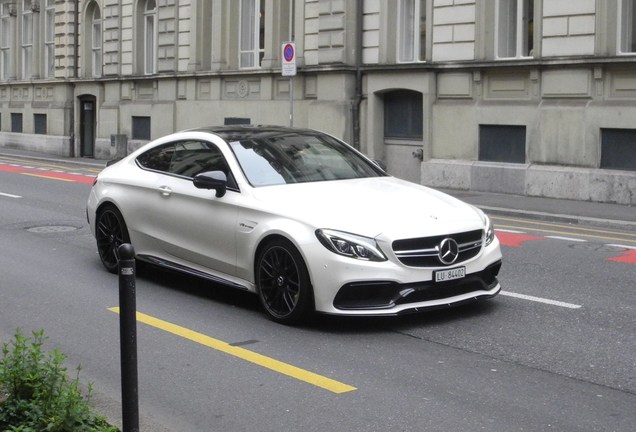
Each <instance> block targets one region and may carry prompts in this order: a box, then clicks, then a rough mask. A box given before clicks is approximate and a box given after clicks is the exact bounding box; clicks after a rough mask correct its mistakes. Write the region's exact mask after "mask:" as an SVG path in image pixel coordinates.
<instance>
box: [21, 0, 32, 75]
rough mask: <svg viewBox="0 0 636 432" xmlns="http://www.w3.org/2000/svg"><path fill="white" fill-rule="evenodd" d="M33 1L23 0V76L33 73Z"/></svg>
mask: <svg viewBox="0 0 636 432" xmlns="http://www.w3.org/2000/svg"><path fill="white" fill-rule="evenodd" d="M32 6H33V2H32V1H31V0H22V78H30V77H31V75H32V74H33V71H32V68H33V9H32Z"/></svg>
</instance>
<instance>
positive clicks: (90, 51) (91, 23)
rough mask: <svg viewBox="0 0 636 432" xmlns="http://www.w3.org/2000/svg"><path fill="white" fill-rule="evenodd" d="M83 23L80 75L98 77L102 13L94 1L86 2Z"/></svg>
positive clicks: (100, 60)
mask: <svg viewBox="0 0 636 432" xmlns="http://www.w3.org/2000/svg"><path fill="white" fill-rule="evenodd" d="M85 23H86V24H85V27H84V28H83V33H84V35H85V36H84V37H85V40H84V43H83V46H84V48H83V50H82V55H83V56H84V61H83V65H84V70H83V72H82V75H83V76H85V77H89V76H93V77H100V76H102V67H103V56H102V14H101V11H100V9H99V4H97V2H96V1H91V2H90V3H89V4H88V7H87V8H86V19H85Z"/></svg>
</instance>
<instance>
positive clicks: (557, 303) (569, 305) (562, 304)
mask: <svg viewBox="0 0 636 432" xmlns="http://www.w3.org/2000/svg"><path fill="white" fill-rule="evenodd" d="M500 294H501V295H505V296H508V297H515V298H519V299H522V300H530V301H533V302H538V303H545V304H549V305H552V306H559V307H564V308H568V309H580V308H582V307H583V305H576V304H572V303H565V302H561V301H557V300H550V299H546V298H541V297H534V296H529V295H525V294H517V293H513V292H510V291H501V292H500Z"/></svg>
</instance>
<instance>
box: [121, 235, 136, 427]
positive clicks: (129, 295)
mask: <svg viewBox="0 0 636 432" xmlns="http://www.w3.org/2000/svg"><path fill="white" fill-rule="evenodd" d="M118 252H119V339H120V345H121V406H122V424H123V429H122V432H138V431H139V394H138V386H137V380H138V379H137V301H136V297H135V295H136V293H135V273H136V270H135V250H134V249H133V247H132V245H131V244H129V243H125V244H123V245H121V246H119V249H118Z"/></svg>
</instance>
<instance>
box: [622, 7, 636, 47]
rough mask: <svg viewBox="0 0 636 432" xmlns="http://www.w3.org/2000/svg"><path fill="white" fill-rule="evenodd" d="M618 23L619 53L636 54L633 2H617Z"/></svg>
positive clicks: (635, 22)
mask: <svg viewBox="0 0 636 432" xmlns="http://www.w3.org/2000/svg"><path fill="white" fill-rule="evenodd" d="M618 22H619V26H618V47H619V48H618V51H619V53H621V54H632V53H636V25H635V24H636V8H635V7H634V0H619V7H618Z"/></svg>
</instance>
